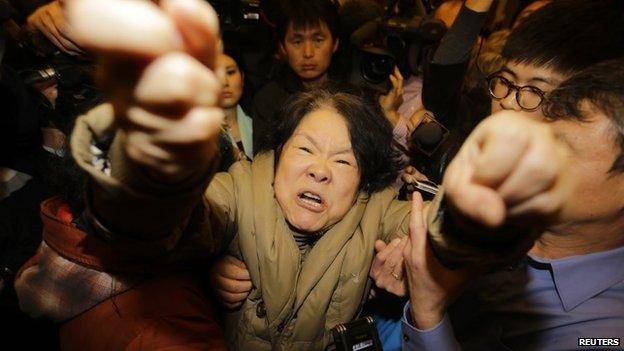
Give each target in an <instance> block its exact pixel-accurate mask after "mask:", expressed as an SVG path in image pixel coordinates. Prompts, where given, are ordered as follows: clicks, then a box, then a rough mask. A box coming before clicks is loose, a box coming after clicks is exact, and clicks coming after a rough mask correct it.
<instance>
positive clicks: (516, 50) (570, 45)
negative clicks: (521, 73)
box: [503, 0, 624, 75]
mask: <svg viewBox="0 0 624 351" xmlns="http://www.w3.org/2000/svg"><path fill="white" fill-rule="evenodd" d="M623 55H624V1H621V0H556V1H553V2H551V3H549V4H548V5H546V6H544V7H542V8H541V9H539V10H537V11H535V12H534V13H533V14H531V15H530V16H529V17H528V18H527V19H526V20H525V21H524V22H523V23H522V24H521V25H520V26H518V28H516V29H515V30H514V31H513V32H512V33H511V35H510V36H509V39H508V40H507V43H506V45H505V47H504V49H503V56H504V57H505V58H506V59H508V60H510V61H515V62H520V63H526V64H531V65H536V66H546V67H549V68H552V69H554V70H555V71H557V72H559V73H562V74H565V75H571V74H574V73H575V72H578V71H580V70H582V69H584V68H586V67H589V66H591V65H592V64H594V63H597V62H600V61H604V60H608V59H611V58H616V57H620V56H623Z"/></svg>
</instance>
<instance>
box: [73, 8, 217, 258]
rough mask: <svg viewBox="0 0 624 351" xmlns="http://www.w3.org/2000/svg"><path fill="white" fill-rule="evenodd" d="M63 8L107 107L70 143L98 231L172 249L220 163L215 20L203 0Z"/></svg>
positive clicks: (92, 115)
mask: <svg viewBox="0 0 624 351" xmlns="http://www.w3.org/2000/svg"><path fill="white" fill-rule="evenodd" d="M66 10H67V17H68V20H69V23H70V28H71V29H72V31H73V33H72V36H73V37H74V38H75V39H76V41H77V42H78V43H79V44H80V45H81V47H83V48H85V49H87V50H89V51H90V52H91V53H93V54H94V55H95V56H96V58H97V59H98V62H99V64H100V72H99V75H98V77H99V83H100V86H101V88H102V90H103V92H104V93H105V94H106V96H107V98H108V100H109V101H110V104H109V105H104V106H100V107H99V108H97V109H95V110H94V111H91V112H90V113H89V114H88V115H87V116H85V117H83V118H81V119H80V120H79V121H78V122H77V125H76V128H75V131H74V135H73V137H72V150H73V154H74V156H75V158H76V159H77V162H78V163H79V165H80V166H81V167H82V168H83V169H85V170H86V171H87V172H88V173H89V174H90V178H91V181H90V191H89V194H88V195H89V196H88V201H89V208H90V209H91V211H92V216H91V218H92V226H93V227H94V229H95V230H96V231H99V232H100V233H101V234H103V235H105V236H106V235H109V236H117V235H118V236H121V237H123V238H126V239H131V240H133V241H134V242H146V241H161V244H162V246H164V247H165V248H171V246H172V245H175V243H176V242H177V238H178V237H179V236H180V235H181V232H182V229H181V228H182V227H183V226H184V222H185V221H186V219H187V218H189V216H190V215H191V212H192V210H193V208H194V207H195V206H196V205H197V204H198V203H199V202H200V198H201V195H202V194H203V192H204V190H205V188H206V184H207V182H208V181H209V180H210V177H211V175H212V173H213V169H214V167H215V165H216V163H217V162H218V151H217V136H218V133H219V130H220V125H221V120H222V112H221V110H220V109H219V108H218V107H217V104H218V96H219V91H220V84H219V80H218V79H217V77H216V75H215V58H216V52H217V50H218V49H217V48H218V37H217V35H218V34H217V33H218V25H217V23H218V20H217V16H216V14H215V13H214V11H213V10H212V8H210V6H209V5H207V3H206V2H204V1H201V0H162V1H159V2H157V3H154V2H150V1H136V0H110V1H108V0H107V1H99V0H69V1H67V6H66ZM109 137H113V139H112V140H113V142H112V145H110V147H108V146H107V145H109V144H110V143H107V142H106V140H107V139H109ZM107 162H110V163H109V164H107ZM172 233H175V234H176V235H173V236H172V235H171V234H172Z"/></svg>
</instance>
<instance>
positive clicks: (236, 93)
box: [217, 54, 243, 108]
mask: <svg viewBox="0 0 624 351" xmlns="http://www.w3.org/2000/svg"><path fill="white" fill-rule="evenodd" d="M217 64H218V65H220V66H221V67H224V69H225V74H224V75H223V76H222V77H221V99H220V101H219V105H220V106H221V108H233V107H236V105H237V104H238V101H239V100H240V98H241V96H242V95H243V73H242V72H241V71H240V69H239V68H238V64H237V63H236V61H234V59H233V58H231V57H230V56H228V55H225V54H221V55H219V57H218V58H217Z"/></svg>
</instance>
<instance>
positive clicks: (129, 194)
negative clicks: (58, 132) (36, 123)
mask: <svg viewBox="0 0 624 351" xmlns="http://www.w3.org/2000/svg"><path fill="white" fill-rule="evenodd" d="M112 120H113V118H112V108H110V107H107V106H106V105H103V106H100V107H98V108H96V109H94V110H93V111H91V112H89V114H88V115H87V116H83V117H81V118H79V119H78V120H77V122H76V127H75V129H74V133H73V135H72V142H71V147H72V153H73V155H74V158H75V159H76V162H77V163H78V165H79V166H80V167H81V168H82V169H83V170H84V171H85V172H86V174H87V176H88V179H89V182H88V183H89V191H88V192H87V193H86V201H87V204H88V208H89V210H90V214H91V215H90V219H91V221H92V223H91V224H92V225H93V229H94V230H96V234H99V235H101V236H103V237H105V238H106V239H114V238H118V239H119V240H125V239H130V240H139V241H142V242H144V243H145V244H148V245H151V244H149V243H153V244H154V245H156V246H161V248H162V249H169V248H170V246H171V245H174V244H175V242H176V240H177V239H176V237H179V235H181V230H176V228H178V229H181V227H182V225H183V223H184V222H185V221H186V219H187V218H188V217H189V215H190V213H191V211H192V209H193V208H194V207H195V206H196V205H197V204H198V203H199V202H200V199H201V196H202V194H203V192H204V190H205V188H206V183H207V181H208V180H209V179H210V177H211V176H212V174H213V173H214V171H213V170H212V169H206V168H204V167H197V174H193V175H192V176H191V177H189V178H187V179H186V180H185V181H183V182H178V183H175V184H174V183H170V184H165V183H161V182H158V181H157V180H155V179H154V178H153V177H152V176H150V175H148V174H147V172H145V170H144V169H142V168H141V167H140V166H138V165H136V164H133V162H132V161H131V160H129V159H128V157H127V156H126V155H125V153H124V151H123V145H122V143H123V140H119V137H120V135H117V138H116V140H115V141H114V142H113V144H112V146H111V147H110V149H109V150H102V151H103V154H101V155H100V154H99V152H98V151H96V150H95V146H94V145H93V142H94V140H95V139H97V137H98V136H99V135H100V134H101V133H110V132H112V130H111V127H112ZM107 161H109V162H110V165H109V166H108V167H106V166H104V165H105V164H106V162H107ZM173 232H175V233H176V235H174V236H172V233H173ZM113 237H114V238H113ZM116 240H117V239H116ZM161 248H155V249H157V250H159V249H161ZM150 250H151V249H150Z"/></svg>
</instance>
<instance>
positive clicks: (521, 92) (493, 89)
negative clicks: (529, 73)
mask: <svg viewBox="0 0 624 351" xmlns="http://www.w3.org/2000/svg"><path fill="white" fill-rule="evenodd" d="M487 82H488V90H489V92H490V96H491V97H492V98H493V99H496V100H501V99H504V98H506V97H507V96H509V94H511V91H512V90H515V93H516V102H517V103H518V106H520V108H521V109H523V110H525V111H535V110H537V108H538V107H540V105H541V104H542V102H544V99H545V97H546V93H545V92H544V91H542V90H541V89H540V88H537V87H534V86H532V85H524V86H518V85H515V84H514V83H512V82H511V81H509V79H507V78H505V77H503V76H500V75H498V74H496V73H495V74H493V75H491V76H489V77H488V78H487Z"/></svg>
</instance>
